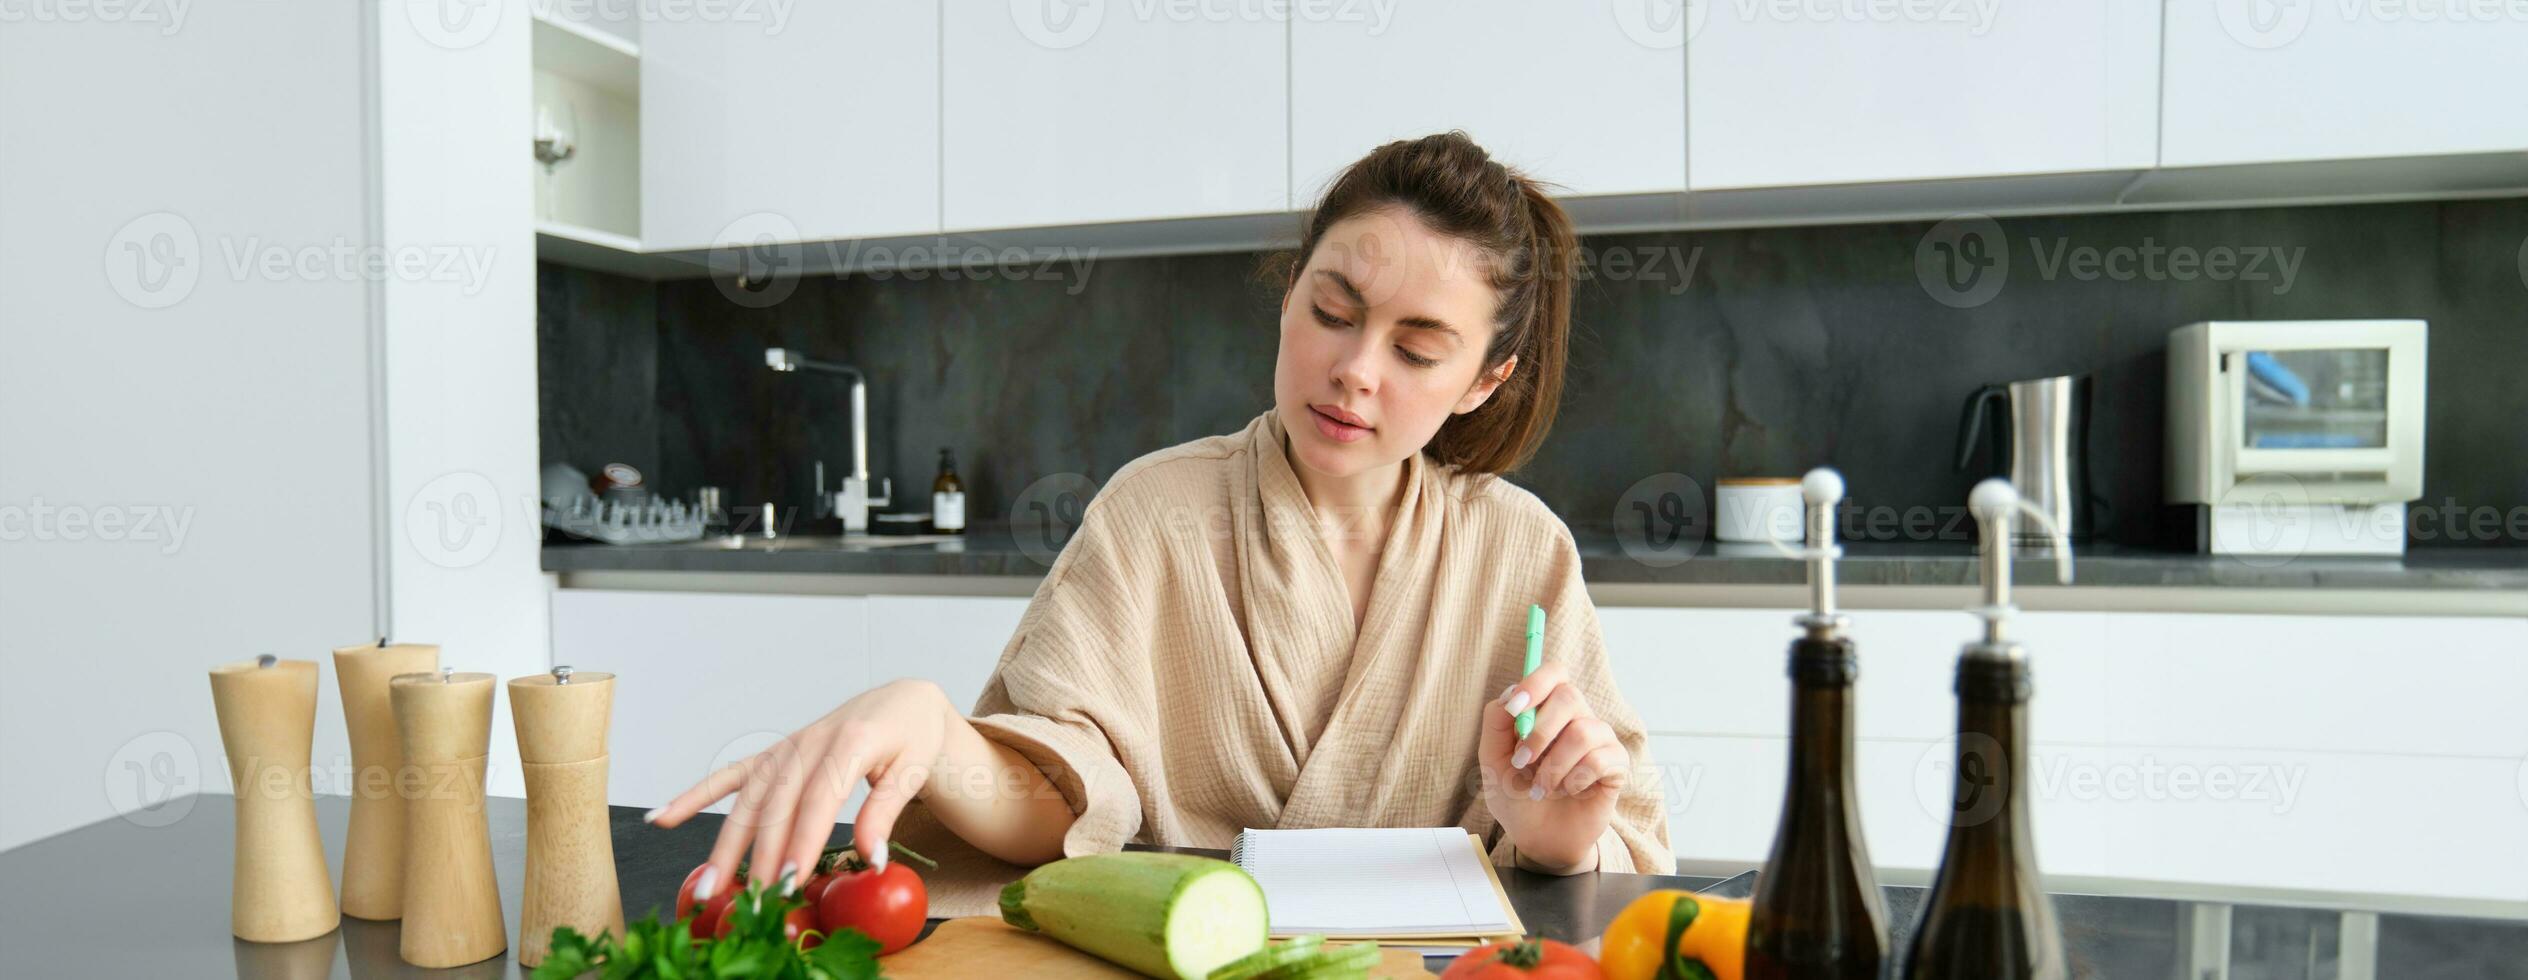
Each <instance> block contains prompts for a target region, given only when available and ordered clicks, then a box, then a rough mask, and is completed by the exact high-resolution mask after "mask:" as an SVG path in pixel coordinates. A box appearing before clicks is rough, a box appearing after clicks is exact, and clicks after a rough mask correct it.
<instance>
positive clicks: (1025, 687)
mask: <svg viewBox="0 0 2528 980" xmlns="http://www.w3.org/2000/svg"><path fill="white" fill-rule="evenodd" d="M1123 526H1130V525H1129V524H1128V523H1122V524H1119V523H1118V518H1117V515H1116V513H1115V507H1114V506H1113V505H1111V504H1110V503H1109V501H1107V500H1104V499H1100V500H1098V501H1095V502H1092V503H1091V504H1090V506H1089V509H1088V512H1087V514H1086V515H1085V517H1084V519H1083V521H1082V523H1081V525H1080V527H1079V529H1078V531H1077V532H1076V533H1075V534H1073V536H1072V538H1071V540H1070V541H1069V542H1067V543H1065V545H1064V546H1063V549H1062V552H1061V554H1060V556H1059V557H1057V558H1056V559H1055V560H1054V564H1053V568H1052V569H1051V570H1050V571H1048V572H1047V573H1046V576H1045V580H1044V583H1043V584H1042V585H1040V586H1039V587H1038V588H1037V589H1036V595H1035V598H1034V599H1033V600H1031V601H1030V602H1029V603H1028V606H1027V612H1026V614H1025V615H1024V616H1023V617H1022V618H1020V620H1019V623H1018V630H1017V632H1016V633H1015V634H1014V635H1012V636H1011V638H1010V642H1009V645H1008V646H1007V647H1006V648H1004V649H1003V650H1002V652H1001V661H1000V665H999V666H998V667H997V668H996V669H995V670H994V671H993V673H992V678H991V680H990V681H989V682H988V683H986V684H985V686H984V689H983V695H982V697H981V698H979V699H978V700H977V701H976V702H975V705H974V712H973V714H972V716H971V717H970V718H969V720H970V721H971V722H972V723H973V724H974V727H975V728H976V729H977V730H978V731H980V732H981V733H982V734H983V737H985V738H987V739H990V740H992V741H994V742H997V743H999V744H1001V745H1005V746H1008V747H1009V748H1011V749H1013V750H1015V751H1017V752H1018V754H1020V755H1022V756H1025V757H1026V759H1027V761H1028V762H1030V763H1033V764H1034V765H1035V766H1036V767H1037V768H1038V769H1039V770H1041V771H1042V772H1043V773H1044V775H1045V778H1046V781H1047V782H1049V783H1050V784H1052V787H1053V789H1054V790H1055V791H1057V792H1059V793H1061V794H1062V799H1063V801H1064V802H1065V803H1067V804H1069V806H1070V808H1071V812H1072V813H1073V814H1074V815H1075V817H1074V819H1073V821H1072V823H1071V829H1070V831H1069V832H1068V833H1067V834H1066V835H1064V837H1063V842H1062V846H1063V853H1064V854H1065V855H1067V856H1073V857H1076V856H1079V855H1083V854H1094V853H1101V852H1107V851H1114V850H1118V849H1120V848H1121V847H1122V846H1123V844H1124V842H1125V841H1127V840H1130V839H1131V838H1132V837H1133V835H1134V834H1136V833H1138V832H1139V831H1140V829H1141V820H1142V807H1141V795H1140V793H1139V791H1138V790H1137V789H1136V787H1135V785H1134V782H1133V780H1132V777H1131V775H1130V773H1129V772H1128V771H1127V769H1126V768H1125V766H1124V764H1123V762H1122V761H1121V759H1122V758H1123V757H1125V756H1126V755H1127V753H1126V752H1125V751H1124V747H1125V746H1127V745H1131V744H1135V743H1136V742H1137V741H1138V740H1139V739H1140V738H1141V737H1142V734H1141V732H1140V729H1142V728H1144V727H1146V726H1147V724H1148V722H1147V719H1145V718H1142V717H1141V716H1142V715H1143V714H1145V713H1146V712H1147V707H1146V703H1145V699H1146V697H1147V696H1148V695H1147V692H1146V691H1143V690H1142V688H1143V687H1144V686H1146V683H1147V681H1146V679H1147V678H1148V677H1149V676H1150V671H1149V667H1148V664H1147V656H1148V651H1149V650H1150V639H1151V638H1150V636H1149V633H1150V630H1149V628H1148V622H1149V617H1150V614H1149V610H1148V605H1147V603H1148V599H1149V597H1150V595H1151V592H1152V589H1151V587H1150V585H1149V583H1150V582H1152V581H1153V580H1154V579H1155V578H1157V575H1156V574H1155V565H1156V564H1157V563H1158V562H1160V561H1162V560H1163V558H1164V551H1165V549H1164V548H1158V547H1151V546H1149V543H1144V545H1143V546H1142V547H1138V548H1133V547H1125V546H1124V545H1126V544H1127V543H1126V542H1120V541H1118V540H1117V537H1118V528H1119V527H1123Z"/></svg>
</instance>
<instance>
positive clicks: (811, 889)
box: [799, 871, 835, 908]
mask: <svg viewBox="0 0 2528 980" xmlns="http://www.w3.org/2000/svg"><path fill="white" fill-rule="evenodd" d="M834 875H835V872H832V871H828V872H825V873H823V874H819V875H815V876H813V877H810V878H809V879H808V883H807V884H806V885H803V886H801V887H800V888H799V897H800V898H804V899H807V902H808V907H809V908H815V907H816V902H817V900H818V899H821V898H824V897H825V886H827V885H831V884H833V883H834Z"/></svg>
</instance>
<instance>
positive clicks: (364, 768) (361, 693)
mask: <svg viewBox="0 0 2528 980" xmlns="http://www.w3.org/2000/svg"><path fill="white" fill-rule="evenodd" d="M438 669H439V645H438V644H436V643H397V644H392V645H389V644H388V643H387V642H386V641H385V640H384V639H383V638H381V639H379V640H378V642H377V643H375V644H367V643H363V644H361V645H359V646H356V647H337V648H335V650H334V680H335V681H337V682H339V683H340V684H341V686H342V720H343V724H344V726H345V727H346V728H348V729H350V734H351V831H350V836H349V837H347V838H345V839H344V841H343V846H342V914H344V915H348V916H351V917H353V918H358V919H400V918H403V916H404V810H405V806H406V804H405V802H404V798H403V795H402V794H400V793H398V792H397V791H396V786H397V774H398V773H401V772H403V771H404V742H403V738H402V736H399V735H397V734H396V732H395V705H394V703H393V701H392V699H390V698H389V697H388V696H387V691H386V685H387V682H388V681H390V680H392V679H394V677H395V675H397V674H418V673H435V672H437V671H438Z"/></svg>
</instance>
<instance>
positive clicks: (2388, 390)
mask: <svg viewBox="0 0 2528 980" xmlns="http://www.w3.org/2000/svg"><path fill="white" fill-rule="evenodd" d="M2426 342H2427V325H2426V324H2425V323H2424V322H2423V321H2421V320H2300V321H2214V322H2206V323H2194V324H2188V325H2186V326H2183V327H2179V328H2177V330H2176V331H2175V332H2173V333H2171V334H2169V337H2168V439H2167V446H2168V460H2167V471H2168V500H2169V502H2170V503H2172V504H2182V505H2192V507H2193V509H2194V512H2195V518H2196V520H2195V538H2196V545H2197V547H2198V549H2200V550H2203V551H2207V552H2211V553H2213V554H2237V555H2280V556H2291V555H2325V554H2336V555H2341V554H2389V555H2393V554H2401V553H2403V552H2404V550H2405V505H2406V503H2407V502H2409V501H2412V500H2415V499H2416V498H2419V497H2421V496H2422V492H2423V394H2424V391H2423V357H2424V352H2425V344H2426Z"/></svg>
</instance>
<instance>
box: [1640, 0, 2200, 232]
mask: <svg viewBox="0 0 2528 980" xmlns="http://www.w3.org/2000/svg"><path fill="white" fill-rule="evenodd" d="M1643 3H1647V4H1648V5H1649V6H1651V7H1653V8H1657V7H1661V6H1679V5H1678V4H1673V3H1665V2H1663V0H1617V2H1616V4H1615V6H1616V7H1618V8H1619V9H1621V8H1623V7H1625V6H1627V5H1628V4H1630V5H1636V6H1638V5H1641V4H1643ZM1682 6H1683V8H1684V12H1683V13H1682V14H1679V15H1676V16H1675V17H1672V18H1671V19H1678V18H1681V19H1682V20H1683V21H1684V22H1683V24H1682V25H1681V27H1680V29H1681V30H1683V31H1684V32H1685V33H1686V35H1687V36H1688V40H1687V42H1686V70H1687V78H1688V81H1687V84H1686V95H1687V99H1688V102H1689V108H1688V111H1687V116H1686V118H1687V120H1688V127H1689V129H1688V139H1687V141H1686V147H1687V151H1688V154H1689V165H1688V168H1687V171H1686V174H1687V179H1688V182H1689V184H1690V185H1691V187H1692V188H1693V189H1695V190H1707V189H1730V188H1761V187H1790V186H1800V185H1816V184H1848V183H1871V182H1893V181H1915V180H1942V179H1952V178H1960V177H1993V176H2007V175H2019V174H2061V173H2079V172H2087V171H2111V170H2141V169H2146V168H2149V167H2151V166H2153V165H2154V164H2155V163H2156V162H2157V160H2158V145H2157V123H2158V102H2159V99H2158V79H2159V4H2157V3H2152V2H2144V0H2046V2H2044V3H2035V4H2028V3H2012V4H1992V3H1966V2H1958V3H1919V4H1917V3H1902V4H1898V3H1890V4H1860V3H1844V4H1783V3H1734V2H1721V0H1714V2H1708V3H1690V4H1682Z"/></svg>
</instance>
